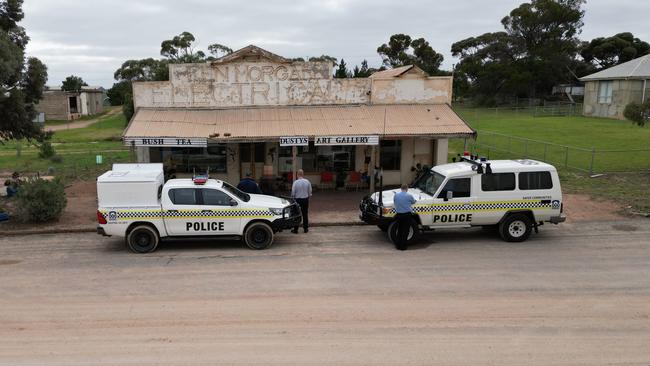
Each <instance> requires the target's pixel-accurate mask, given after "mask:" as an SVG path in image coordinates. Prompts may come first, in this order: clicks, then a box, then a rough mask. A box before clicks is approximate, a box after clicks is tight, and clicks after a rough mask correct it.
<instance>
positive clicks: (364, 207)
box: [359, 196, 393, 226]
mask: <svg viewBox="0 0 650 366" xmlns="http://www.w3.org/2000/svg"><path fill="white" fill-rule="evenodd" d="M359 219H361V221H363V222H365V223H367V224H370V225H380V226H381V225H388V224H390V222H391V221H393V218H392V217H386V216H383V215H382V212H381V207H379V206H378V205H377V204H376V203H374V202H373V201H372V200H371V199H370V198H369V197H367V196H366V197H364V198H363V199H362V200H361V203H360V204H359Z"/></svg>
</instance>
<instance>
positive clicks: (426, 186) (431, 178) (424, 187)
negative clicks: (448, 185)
mask: <svg viewBox="0 0 650 366" xmlns="http://www.w3.org/2000/svg"><path fill="white" fill-rule="evenodd" d="M444 181H445V176H444V175H442V174H440V173H436V172H434V171H431V170H429V171H427V172H424V173H423V174H422V175H421V176H420V177H419V178H418V179H416V180H415V182H413V184H412V185H411V187H413V188H417V189H419V190H421V191H422V192H424V193H426V194H429V195H431V196H433V195H434V194H435V193H436V191H437V190H438V188H440V186H441V185H442V182H444Z"/></svg>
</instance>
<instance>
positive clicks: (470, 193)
mask: <svg viewBox="0 0 650 366" xmlns="http://www.w3.org/2000/svg"><path fill="white" fill-rule="evenodd" d="M397 191H398V190H388V191H383V192H381V191H380V192H376V193H374V194H372V195H370V196H368V197H365V198H364V199H363V200H362V201H361V205H360V209H361V213H360V217H361V219H362V220H363V221H365V222H367V223H369V224H373V225H377V226H379V228H380V229H382V230H384V231H388V236H389V238H390V239H391V240H392V241H393V242H395V236H396V231H397V225H396V220H395V209H394V206H393V196H394V195H395V193H396V192H397ZM408 192H409V193H410V194H411V195H413V197H414V198H415V200H416V203H415V204H414V205H413V219H412V222H411V228H410V231H409V235H408V242H409V243H410V242H412V241H413V240H414V239H415V238H416V236H417V234H418V233H419V232H420V230H433V229H437V228H467V227H473V226H482V227H488V228H495V229H497V230H498V232H499V234H500V235H501V237H502V238H503V240H505V241H510V242H520V241H524V240H526V239H527V238H528V237H529V236H530V233H531V231H532V230H535V231H537V229H538V226H540V225H542V224H543V223H544V222H551V223H553V224H558V223H560V222H563V221H564V220H565V219H566V216H565V215H564V214H563V213H562V211H563V210H562V209H563V206H562V190H561V189H560V180H559V178H558V175H557V171H556V169H555V168H554V167H553V166H552V165H549V164H546V163H542V162H539V161H535V160H528V159H524V160H493V161H487V160H486V159H484V158H477V157H474V156H469V154H467V153H465V156H463V157H461V158H460V161H459V162H455V163H451V164H444V165H438V166H436V167H434V168H432V169H431V170H430V171H428V172H425V173H424V174H422V175H421V176H420V177H419V178H418V179H416V180H415V182H414V183H413V184H412V185H411V188H410V189H409V190H408Z"/></svg>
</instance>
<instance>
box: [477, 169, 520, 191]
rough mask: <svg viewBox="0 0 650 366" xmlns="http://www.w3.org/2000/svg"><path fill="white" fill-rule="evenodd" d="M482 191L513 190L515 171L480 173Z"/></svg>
mask: <svg viewBox="0 0 650 366" xmlns="http://www.w3.org/2000/svg"><path fill="white" fill-rule="evenodd" d="M481 189H482V190H483V192H493V191H514V190H515V173H492V174H482V175H481Z"/></svg>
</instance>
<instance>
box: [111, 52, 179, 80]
mask: <svg viewBox="0 0 650 366" xmlns="http://www.w3.org/2000/svg"><path fill="white" fill-rule="evenodd" d="M168 64H169V62H168V61H167V60H155V59H153V58H145V59H142V60H127V61H125V62H124V63H123V64H122V66H121V67H120V68H119V69H117V70H115V73H114V74H113V77H114V78H115V80H129V81H167V80H169V71H168V68H167V65H168Z"/></svg>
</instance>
